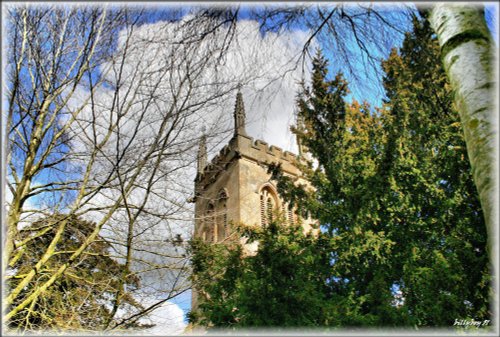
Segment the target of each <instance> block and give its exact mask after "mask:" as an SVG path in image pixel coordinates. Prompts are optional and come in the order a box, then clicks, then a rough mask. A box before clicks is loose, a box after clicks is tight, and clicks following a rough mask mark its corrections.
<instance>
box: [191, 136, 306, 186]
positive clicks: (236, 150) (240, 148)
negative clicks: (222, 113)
mask: <svg viewBox="0 0 500 337" xmlns="http://www.w3.org/2000/svg"><path fill="white" fill-rule="evenodd" d="M241 157H244V158H246V159H247V160H251V161H254V162H256V163H258V164H260V165H267V164H270V163H279V164H281V165H282V169H283V170H284V171H286V172H288V173H289V174H293V175H299V172H300V171H299V169H298V168H297V162H298V160H299V159H298V157H297V155H296V154H294V153H292V152H289V151H283V149H281V148H280V147H278V146H275V145H269V144H268V143H267V142H265V141H263V140H260V139H255V140H254V139H253V138H252V137H249V136H247V135H237V136H235V137H233V138H232V139H231V140H230V141H229V144H227V145H226V146H224V147H223V148H222V149H221V150H220V151H219V153H218V154H216V155H215V156H214V157H213V159H212V160H211V161H210V162H209V163H208V165H206V167H205V168H204V170H203V172H202V173H201V174H200V175H199V176H198V177H197V180H198V181H204V182H205V183H207V182H209V181H213V180H214V179H216V177H217V175H218V174H219V173H220V172H221V171H223V170H225V169H227V167H228V166H229V164H230V163H231V162H232V161H233V160H234V159H239V158H241Z"/></svg>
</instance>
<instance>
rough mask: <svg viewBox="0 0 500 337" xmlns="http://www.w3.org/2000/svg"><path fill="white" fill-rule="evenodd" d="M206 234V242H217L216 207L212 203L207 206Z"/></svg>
mask: <svg viewBox="0 0 500 337" xmlns="http://www.w3.org/2000/svg"><path fill="white" fill-rule="evenodd" d="M204 220H205V221H204V222H205V226H204V227H205V232H206V233H207V234H206V241H208V242H211V241H216V240H217V232H216V229H215V226H214V225H215V224H214V205H213V204H212V203H210V204H208V206H207V212H206V214H205V219H204Z"/></svg>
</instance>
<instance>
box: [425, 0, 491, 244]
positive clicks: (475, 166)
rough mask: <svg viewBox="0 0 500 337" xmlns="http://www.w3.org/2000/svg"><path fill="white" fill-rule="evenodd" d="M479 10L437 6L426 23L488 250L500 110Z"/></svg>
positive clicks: (461, 5)
mask: <svg viewBox="0 0 500 337" xmlns="http://www.w3.org/2000/svg"><path fill="white" fill-rule="evenodd" d="M483 14H484V13H483V10H482V8H481V7H478V6H471V5H466V4H444V3H438V4H436V5H435V6H434V7H433V8H432V10H431V13H430V16H429V21H430V23H431V26H432V28H433V29H434V31H435V32H436V34H437V37H438V40H439V45H440V47H441V53H442V60H443V64H444V68H445V70H446V73H447V75H448V79H449V81H450V84H451V87H452V89H453V91H454V103H455V104H456V107H457V109H458V111H459V113H460V119H461V122H462V125H463V128H464V134H465V141H466V144H467V153H468V155H469V160H470V163H471V166H472V175H473V179H474V182H475V184H476V187H477V190H478V193H479V199H480V201H481V207H482V209H483V213H484V217H485V221H486V226H487V231H488V237H489V239H488V241H489V244H488V246H489V249H490V252H492V251H491V250H492V249H493V246H492V244H493V238H494V237H495V236H496V235H495V233H496V226H495V223H496V220H497V219H498V210H497V208H496V205H497V204H498V200H497V199H496V196H497V195H498V181H497V178H496V172H497V166H496V163H497V160H498V158H496V149H497V146H498V137H497V135H498V129H497V125H498V112H497V111H496V108H497V106H496V104H495V100H496V96H495V94H496V92H497V91H496V85H497V83H496V78H495V76H494V71H495V68H494V63H493V62H494V54H493V52H494V50H495V48H494V45H493V40H492V38H491V34H490V32H489V30H488V28H487V26H486V21H485V19H484V15H483Z"/></svg>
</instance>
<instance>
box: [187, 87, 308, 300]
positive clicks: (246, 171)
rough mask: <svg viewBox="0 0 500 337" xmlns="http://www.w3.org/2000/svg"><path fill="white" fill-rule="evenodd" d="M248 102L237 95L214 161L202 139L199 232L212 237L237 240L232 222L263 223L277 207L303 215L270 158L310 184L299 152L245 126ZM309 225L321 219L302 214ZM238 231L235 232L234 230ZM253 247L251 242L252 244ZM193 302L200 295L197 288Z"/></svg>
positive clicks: (197, 192) (197, 190) (295, 217)
mask: <svg viewBox="0 0 500 337" xmlns="http://www.w3.org/2000/svg"><path fill="white" fill-rule="evenodd" d="M245 117H246V116H245V107H244V104H243V97H242V94H241V92H238V93H237V95H236V104H235V109H234V135H233V137H232V138H231V140H230V141H229V144H227V145H226V146H225V147H224V148H223V149H222V150H221V151H220V152H219V154H218V155H216V156H215V158H213V159H212V161H211V162H210V163H209V162H208V161H207V148H206V143H205V142H206V139H205V136H202V137H201V139H200V146H199V151H198V173H197V175H196V178H195V198H194V202H195V219H196V220H195V231H194V236H195V237H197V238H202V239H203V240H204V241H207V242H214V243H216V242H224V241H225V240H238V239H241V238H235V237H234V235H231V234H232V233H233V232H232V228H231V224H235V223H239V224H245V225H251V226H255V225H263V224H265V223H266V222H267V221H268V219H269V216H271V214H272V213H273V212H276V211H282V212H283V213H284V214H285V215H286V219H287V221H288V222H289V223H295V222H296V221H298V220H299V219H298V215H297V214H295V212H293V211H291V210H288V207H287V205H286V203H285V202H284V201H283V200H282V199H281V198H280V197H279V195H278V192H277V190H276V185H275V182H274V181H272V180H271V175H270V174H269V173H267V169H268V166H269V164H270V163H280V164H281V168H282V170H283V172H284V173H285V174H286V175H288V176H291V177H293V178H296V180H297V183H302V184H307V182H306V180H304V179H303V178H302V173H301V171H300V170H299V168H298V167H297V166H296V164H297V162H298V160H299V158H297V156H296V155H295V154H293V153H290V152H287V151H282V149H280V148H278V147H276V146H268V144H267V143H266V142H264V141H261V140H254V139H253V138H252V137H250V136H248V135H247V133H246V130H245ZM301 221H302V223H303V226H304V230H305V231H308V230H310V229H311V228H312V227H311V225H312V224H313V223H316V221H314V220H312V219H310V218H309V219H302V218H301ZM233 234H234V233H233ZM247 248H248V250H250V251H251V250H253V249H254V248H255V247H254V248H252V247H247ZM192 298H193V301H192V307H193V308H195V307H196V302H197V295H196V293H195V291H194V290H193V296H192Z"/></svg>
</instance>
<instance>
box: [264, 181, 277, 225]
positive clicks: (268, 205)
mask: <svg viewBox="0 0 500 337" xmlns="http://www.w3.org/2000/svg"><path fill="white" fill-rule="evenodd" d="M277 208H278V199H277V197H276V194H275V193H274V191H273V190H272V189H271V188H270V187H269V186H265V187H264V188H263V189H262V190H261V191H260V223H261V225H266V224H268V223H269V222H270V221H272V220H273V216H274V213H275V212H276V210H277Z"/></svg>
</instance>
